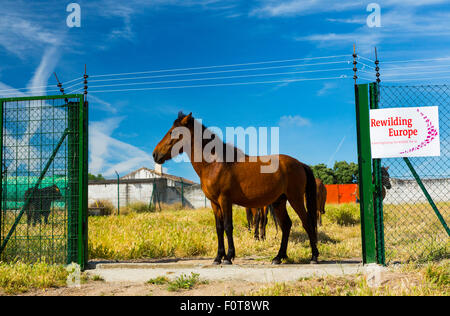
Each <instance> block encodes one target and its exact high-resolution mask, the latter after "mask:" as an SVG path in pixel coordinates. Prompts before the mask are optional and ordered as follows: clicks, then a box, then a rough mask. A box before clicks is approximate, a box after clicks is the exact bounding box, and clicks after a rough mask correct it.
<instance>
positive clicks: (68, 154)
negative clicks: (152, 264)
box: [0, 94, 88, 268]
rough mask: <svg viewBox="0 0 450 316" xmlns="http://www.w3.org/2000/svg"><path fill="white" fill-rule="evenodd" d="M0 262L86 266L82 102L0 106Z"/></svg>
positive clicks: (74, 98)
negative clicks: (0, 168)
mask: <svg viewBox="0 0 450 316" xmlns="http://www.w3.org/2000/svg"><path fill="white" fill-rule="evenodd" d="M0 111H1V118H2V119H1V129H0V130H1V131H2V135H1V138H0V139H1V146H0V148H1V149H0V150H1V152H0V155H1V157H2V173H1V183H2V186H1V196H2V202H1V205H0V207H1V211H0V260H2V261H15V260H20V261H24V262H47V263H62V264H66V263H71V262H76V263H78V264H80V265H81V267H82V268H83V267H84V265H85V263H86V262H87V179H88V178H87V170H88V169H87V163H88V161H87V151H88V148H87V142H88V138H87V137H88V135H87V130H88V126H87V124H88V123H87V122H88V120H87V114H88V113H87V103H85V102H84V98H83V95H81V94H74V95H62V96H44V97H22V98H7V99H0Z"/></svg>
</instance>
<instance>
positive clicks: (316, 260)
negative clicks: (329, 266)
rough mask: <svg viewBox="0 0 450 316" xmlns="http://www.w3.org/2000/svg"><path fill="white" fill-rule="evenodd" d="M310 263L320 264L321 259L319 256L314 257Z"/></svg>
mask: <svg viewBox="0 0 450 316" xmlns="http://www.w3.org/2000/svg"><path fill="white" fill-rule="evenodd" d="M309 263H310V264H318V263H319V259H317V257H312V258H311V261H310V262H309Z"/></svg>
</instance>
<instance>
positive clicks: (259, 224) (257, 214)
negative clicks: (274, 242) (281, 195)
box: [245, 205, 278, 240]
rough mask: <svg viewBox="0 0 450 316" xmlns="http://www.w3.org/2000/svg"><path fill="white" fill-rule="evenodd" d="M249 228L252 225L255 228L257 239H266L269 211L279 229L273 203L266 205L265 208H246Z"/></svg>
mask: <svg viewBox="0 0 450 316" xmlns="http://www.w3.org/2000/svg"><path fill="white" fill-rule="evenodd" d="M245 211H246V213H247V223H248V230H250V229H251V228H252V227H254V228H255V239H257V240H259V239H261V240H264V239H266V226H267V221H268V217H269V215H268V214H269V213H270V214H272V217H273V219H274V222H275V227H276V228H277V230H278V223H277V218H276V217H275V213H274V209H273V206H272V205H268V206H264V207H263V208H248V207H247V208H246V209H245Z"/></svg>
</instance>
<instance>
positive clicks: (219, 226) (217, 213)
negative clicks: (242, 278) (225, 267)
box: [211, 201, 225, 264]
mask: <svg viewBox="0 0 450 316" xmlns="http://www.w3.org/2000/svg"><path fill="white" fill-rule="evenodd" d="M211 206H212V208H213V211H214V217H215V218H216V232H217V242H218V246H217V256H216V258H215V259H214V262H213V264H221V263H222V258H223V257H225V242H224V237H223V233H224V222H223V213H222V211H221V209H220V206H219V205H218V204H216V203H214V202H212V201H211Z"/></svg>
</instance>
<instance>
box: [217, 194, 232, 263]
mask: <svg viewBox="0 0 450 316" xmlns="http://www.w3.org/2000/svg"><path fill="white" fill-rule="evenodd" d="M220 208H221V209H222V212H223V219H224V224H225V233H226V234H227V239H228V253H227V255H226V256H225V258H224V260H223V263H224V264H232V260H233V259H234V257H235V255H236V251H235V249H234V241H233V205H232V204H231V203H230V202H229V201H228V200H227V199H226V198H223V199H221V201H220Z"/></svg>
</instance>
